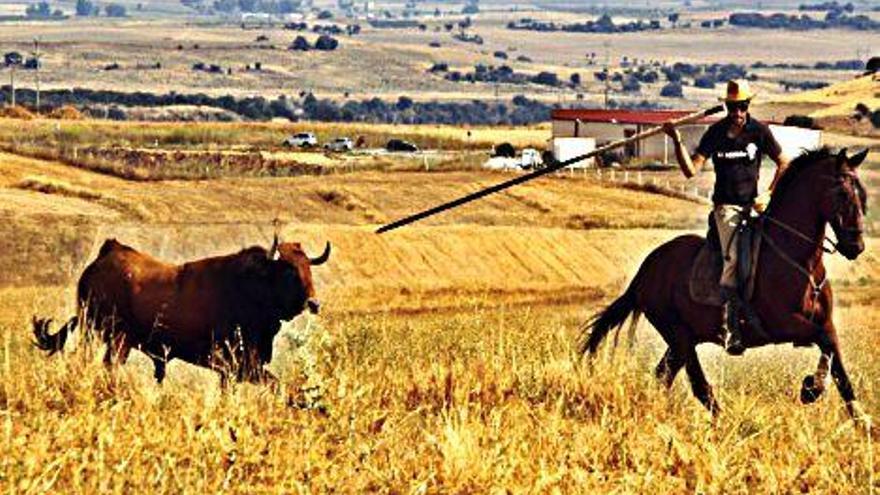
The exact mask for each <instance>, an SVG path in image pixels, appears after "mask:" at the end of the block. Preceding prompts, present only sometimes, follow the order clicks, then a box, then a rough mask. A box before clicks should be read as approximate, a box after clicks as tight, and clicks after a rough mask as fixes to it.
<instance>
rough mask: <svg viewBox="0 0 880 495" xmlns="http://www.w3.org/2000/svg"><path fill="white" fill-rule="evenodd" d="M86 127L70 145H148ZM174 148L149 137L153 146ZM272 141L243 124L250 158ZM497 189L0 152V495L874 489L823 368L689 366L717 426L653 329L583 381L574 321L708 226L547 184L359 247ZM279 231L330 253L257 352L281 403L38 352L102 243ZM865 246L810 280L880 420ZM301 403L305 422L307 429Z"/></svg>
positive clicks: (468, 179) (879, 372)
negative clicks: (289, 319)
mask: <svg viewBox="0 0 880 495" xmlns="http://www.w3.org/2000/svg"><path fill="white" fill-rule="evenodd" d="M16 125H19V124H17V123H15V124H10V122H8V121H6V122H0V127H3V128H7V129H10V128H12V127H14V126H16ZM28 125H35V126H39V125H43V124H41V123H39V122H35V123H32V124H28ZM65 125H67V124H66V123H65ZM82 125H83V128H82V129H81V130H79V131H78V135H80V136H91V137H89V138H83V140H84V142H88V139H97V138H100V137H101V136H106V139H107V140H111V141H112V140H119V141H120V143H122V141H124V140H127V139H129V137H126V135H128V136H131V135H135V136H136V135H138V134H139V133H140V132H147V131H141V130H138V131H136V132H130V133H129V134H126V130H127V129H128V130H130V128H129V127H125V126H122V127H120V128H118V129H111V126H109V125H108V124H104V123H100V122H96V123H85V124H82ZM240 126H241V128H239V129H238V130H237V131H236V132H242V129H247V126H245V125H243V124H240ZM172 127H173V126H165V127H162V126H156V127H154V128H151V130H150V132H151V133H152V134H151V135H155V136H157V137H156V138H154V139H158V138H159V137H158V136H164V135H166V133H168V132H171V131H169V129H170V128H172ZM266 129H268V130H266ZM194 132H195V131H194ZM273 132H278V131H276V130H275V129H273V128H271V127H270V126H268V127H267V126H262V125H254V126H253V135H255V136H257V135H260V134H262V133H265V135H271V133H273ZM411 132H419V131H416V130H413V131H411ZM486 132H488V131H486ZM217 134H218V135H222V132H220V131H217ZM255 139H263V138H255ZM486 139H491V138H486ZM231 141H232V140H228V141H224V140H223V138H217V141H216V146H217V147H218V148H220V149H229V144H230V143H231ZM129 144H131V143H129ZM180 147H181V148H185V147H186V144H185V143H184V144H180ZM866 167H869V168H868V170H866V171H865V173H866V174H869V173H872V170H873V167H876V162H872V163H871V164H869V165H867V166H866ZM509 177H510V176H509V175H506V174H501V173H492V172H485V171H477V170H452V171H449V170H439V171H432V172H424V171H416V170H409V169H402V170H394V169H389V170H384V171H369V172H357V171H355V172H349V173H344V174H333V175H325V176H302V177H295V178H264V177H256V178H240V177H229V178H219V179H214V180H204V181H158V182H155V181H154V182H133V181H126V180H123V179H120V178H118V177H115V176H112V175H104V174H98V173H94V172H91V171H88V170H83V169H80V168H76V167H70V166H68V165H64V164H62V163H59V162H55V161H52V160H44V159H38V158H28V157H23V156H20V155H16V154H11V153H0V215H2V217H3V219H4V222H3V223H2V225H0V252H2V253H3V254H2V256H0V370H2V371H0V437H2V440H0V491H2V492H4V493H44V492H50V491H53V492H61V493H96V492H97V493H129V492H133V491H134V492H144V491H150V492H155V493H219V492H224V493H227V492H228V493H294V492H295V493H327V492H343V493H365V492H380V493H524V492H527V493H592V492H613V493H806V492H812V493H873V492H875V491H876V490H877V489H878V488H880V478H878V473H880V460H878V457H877V454H876V453H875V450H876V448H877V447H876V445H875V443H876V440H877V438H876V437H875V436H873V435H872V434H868V433H867V432H865V431H863V430H860V429H858V428H856V426H855V425H854V424H853V423H852V422H851V421H850V420H849V419H848V418H847V416H846V413H845V411H844V409H843V404H842V402H841V401H840V399H839V397H837V394H836V391H834V390H829V393H828V396H827V397H825V398H823V399H822V400H820V401H819V402H818V403H817V404H815V405H813V406H810V407H806V406H802V405H800V404H799V402H798V400H797V391H798V388H799V385H800V380H801V379H802V377H803V376H804V375H806V374H808V373H811V372H812V371H813V369H814V367H815V362H816V358H817V353H816V351H815V350H812V349H793V348H791V347H787V346H778V347H771V348H764V349H759V350H751V351H749V352H748V353H746V355H745V356H744V357H742V358H730V357H728V356H726V355H724V354H723V353H722V352H719V350H718V349H717V348H708V347H707V348H701V349H700V354H701V357H702V359H703V363H704V366H705V368H706V371H707V374H708V376H709V379H710V381H711V382H712V383H713V384H714V385H715V388H716V393H717V394H718V395H719V399H720V400H721V405H722V408H723V413H722V415H721V416H720V417H719V418H717V419H716V420H714V421H713V420H712V419H711V418H710V416H709V415H708V413H707V412H706V411H705V410H704V409H702V407H701V406H700V405H699V403H698V402H697V401H696V400H695V399H693V398H692V397H691V394H690V388H689V386H688V384H687V383H686V381H685V380H684V379H683V377H680V378H679V381H678V382H677V383H676V385H675V386H674V387H673V389H672V392H671V393H669V394H667V393H666V391H665V390H664V389H663V387H662V386H661V385H660V384H658V383H657V382H656V381H655V380H654V379H653V375H652V370H653V366H654V364H655V363H656V361H657V360H658V359H659V357H660V355H661V354H662V351H663V347H662V345H661V342H660V340H659V338H658V336H657V335H656V334H655V333H654V332H653V330H652V329H651V328H650V327H649V326H648V325H647V324H643V325H642V326H641V327H640V329H639V331H638V333H637V343H636V346H635V348H634V349H632V350H630V349H628V348H627V346H626V345H621V346H620V347H618V348H616V349H613V348H612V347H611V346H608V348H607V349H605V351H603V353H602V354H601V355H600V357H599V358H598V359H597V360H596V361H594V362H593V363H592V366H587V365H586V363H585V362H582V361H581V360H579V359H578V358H577V357H576V356H575V355H574V354H573V351H574V343H575V338H576V336H577V335H578V332H579V330H580V328H581V325H582V324H583V322H584V321H585V320H586V319H587V318H588V317H589V315H590V314H592V313H593V312H594V311H596V310H597V309H599V308H600V307H602V305H603V304H605V303H607V302H608V301H609V300H610V299H611V298H613V297H615V296H616V295H617V293H618V292H619V291H620V290H621V288H622V287H623V286H624V284H625V283H626V282H627V280H628V278H629V277H630V276H632V274H633V273H634V271H635V269H636V267H637V266H638V264H639V263H640V262H641V260H642V259H643V257H644V256H645V255H646V254H647V253H648V252H649V251H650V250H651V248H652V247H653V246H655V245H657V244H659V243H661V242H663V241H665V240H667V239H669V238H671V237H673V236H675V235H678V234H679V233H682V232H690V231H699V230H702V228H703V227H702V225H703V221H704V218H705V208H706V206H705V205H703V204H701V203H697V202H693V201H688V200H683V199H676V198H673V197H667V196H661V195H657V194H649V193H647V192H645V191H637V190H631V189H626V188H621V187H618V186H615V185H613V184H609V183H608V182H600V181H598V180H595V179H594V178H586V179H585V178H581V177H574V178H572V177H568V176H559V177H550V178H545V179H541V180H539V181H536V182H533V183H529V184H527V185H524V186H522V187H519V188H515V189H511V190H509V191H508V192H506V193H504V194H499V195H496V196H494V197H490V198H487V199H486V200H484V201H480V202H477V203H474V204H472V205H469V206H467V207H464V208H460V209H458V210H454V211H451V212H448V213H447V214H443V215H440V216H437V217H435V218H433V219H431V220H429V221H426V222H424V223H422V224H417V225H415V226H412V227H408V228H406V229H402V230H400V231H395V232H392V233H389V234H385V235H382V236H377V235H375V234H373V233H372V231H373V229H374V228H375V227H376V226H377V225H379V224H381V223H384V222H386V221H389V220H393V219H396V218H398V217H401V216H403V215H406V214H408V213H412V212H414V211H416V210H419V209H422V208H425V207H428V206H430V205H433V204H436V203H438V202H441V201H444V200H448V199H450V198H452V197H455V196H458V195H460V194H462V193H465V192H470V191H473V190H476V189H477V188H479V187H483V186H486V185H490V184H493V183H495V182H498V181H500V180H503V179H506V178H509ZM871 189H872V190H875V187H871ZM276 217H277V218H279V219H280V220H281V221H282V229H281V234H282V237H283V238H284V239H287V240H300V241H302V242H303V243H304V244H305V246H306V249H308V250H309V251H310V252H313V253H314V252H315V251H317V250H318V249H319V248H320V246H321V245H322V244H323V242H324V241H325V240H329V241H331V242H332V243H333V245H334V252H333V254H332V256H331V258H330V261H329V262H328V263H327V264H326V265H324V266H322V267H316V269H315V277H316V285H317V289H318V291H319V296H320V297H321V300H322V303H323V304H322V307H323V310H322V314H321V315H319V316H309V317H301V318H299V319H297V320H295V321H294V322H293V323H292V324H291V325H289V326H288V327H286V328H285V330H284V331H283V332H282V333H281V334H280V335H279V336H278V337H277V339H276V342H275V348H276V357H275V360H274V361H273V363H272V364H271V368H272V369H273V371H275V372H276V374H277V375H278V376H279V377H280V379H281V387H280V388H279V390H277V391H272V390H271V389H268V388H264V387H258V386H252V385H240V386H235V387H233V388H232V389H231V390H229V391H227V392H223V391H221V389H220V387H219V383H218V382H219V381H218V379H217V377H216V375H214V374H213V373H211V372H208V371H205V370H202V369H198V368H195V367H192V366H189V365H185V364H181V363H179V362H173V363H172V364H171V365H170V366H169V370H168V379H167V380H166V382H165V383H164V384H163V385H162V386H158V385H156V384H155V383H154V381H153V379H152V373H151V364H150V362H149V360H148V359H147V358H146V357H145V356H143V355H142V354H140V353H138V352H135V353H133V354H132V358H131V359H130V360H129V363H128V364H127V365H125V366H124V367H121V368H119V369H117V370H115V371H114V372H113V373H108V372H107V371H106V370H105V369H104V368H103V366H102V364H101V362H100V356H101V352H100V350H99V349H96V348H93V347H91V346H90V345H88V344H86V343H84V342H81V341H80V342H72V343H69V345H70V347H69V348H68V349H67V351H66V352H64V353H63V354H61V355H59V356H54V357H52V358H51V359H49V358H47V357H45V356H43V355H42V354H41V353H39V352H38V351H37V350H36V349H35V348H34V347H33V346H32V345H30V318H31V316H32V315H34V314H38V315H44V316H52V317H55V318H56V319H61V318H66V317H67V316H69V315H70V314H71V312H72V311H73V309H74V308H73V291H74V287H75V280H76V278H77V277H78V275H79V272H80V271H81V270H82V268H83V266H84V265H85V264H86V263H87V262H88V261H89V260H90V259H91V258H92V257H93V256H94V254H95V252H96V251H97V248H98V246H99V245H100V243H101V241H102V240H103V239H104V238H106V237H116V238H118V239H119V240H121V241H123V242H126V243H129V244H131V245H133V246H134V247H136V248H138V249H141V250H144V251H147V252H150V253H153V254H155V255H157V256H159V257H161V258H163V259H166V260H170V261H178V262H179V261H183V260H187V259H194V258H198V257H204V256H209V255H214V254H219V253H226V252H231V251H234V250H237V249H240V248H241V247H243V246H248V245H252V244H262V245H268V243H269V242H270V239H271V235H272V226H271V221H272V219H273V218H276ZM877 248H878V242H877V240H876V239H874V238H871V239H869V246H868V249H867V251H866V253H865V254H864V255H863V256H862V257H861V258H860V259H859V260H858V261H856V262H854V263H849V262H845V261H843V260H842V259H840V258H831V259H829V260H828V261H829V265H830V269H831V271H832V275H833V277H834V279H833V280H834V282H833V283H834V286H835V291H836V295H837V298H838V306H839V307H838V312H837V314H836V321H837V322H838V325H839V327H840V328H841V338H842V339H843V350H844V352H845V353H846V354H845V356H846V358H847V364H848V367H849V369H850V373H851V376H852V379H853V382H854V386H855V389H856V391H857V394H858V395H859V397H860V399H861V400H862V403H863V405H864V407H865V409H866V410H867V411H868V412H869V413H877V412H878V409H880V387H878V380H877V377H878V376H880V365H878V364H877V360H876V359H875V355H876V353H877V349H880V341H878V336H877V332H876V328H878V325H880V313H878V311H877V309H876V304H875V303H874V301H875V299H876V297H877V296H878V294H880V291H878V288H880V285H878V280H880V273H878V270H880V260H878V254H877ZM76 340H78V339H76ZM316 403H317V404H320V405H322V406H324V409H318V408H314V407H312V408H309V407H303V405H308V404H312V405H314V404H316ZM873 433H874V434H876V432H873Z"/></svg>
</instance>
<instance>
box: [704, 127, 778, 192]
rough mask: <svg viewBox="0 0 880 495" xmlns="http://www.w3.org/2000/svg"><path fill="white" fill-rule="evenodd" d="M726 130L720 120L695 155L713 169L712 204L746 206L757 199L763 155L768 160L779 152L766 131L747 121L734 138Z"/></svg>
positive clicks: (708, 131)
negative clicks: (709, 160) (710, 160)
mask: <svg viewBox="0 0 880 495" xmlns="http://www.w3.org/2000/svg"><path fill="white" fill-rule="evenodd" d="M729 126H730V124H729V123H728V120H727V119H722V120H720V121H718V122H716V123H714V124H712V125H711V126H709V129H707V130H706V133H705V134H703V138H702V139H700V144H699V146H697V153H699V154H701V155H703V156H704V157H706V158H711V159H712V163H713V164H714V166H715V191H714V192H713V193H712V202H713V203H715V204H728V205H743V206H744V205H748V204H751V203H752V201H753V200H754V199H755V197H756V196H757V195H758V173H759V170H760V168H761V160H763V158H764V154H765V153H766V154H767V155H769V156H770V157H771V158H775V157H778V156H779V154H780V153H781V152H782V148H780V146H779V143H778V142H776V138H774V137H773V134H772V133H771V132H770V128H768V127H767V126H766V125H764V124H762V123H761V122H758V121H757V120H755V119H753V118H751V116H750V117H748V120H746V124H745V126H744V128H743V130H742V132H741V133H740V134H739V136H737V137H735V138H731V137H728V135H727V129H728V127H729Z"/></svg>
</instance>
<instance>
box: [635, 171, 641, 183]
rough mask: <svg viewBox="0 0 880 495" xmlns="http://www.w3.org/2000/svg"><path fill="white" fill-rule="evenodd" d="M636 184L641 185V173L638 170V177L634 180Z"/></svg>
mask: <svg viewBox="0 0 880 495" xmlns="http://www.w3.org/2000/svg"><path fill="white" fill-rule="evenodd" d="M636 182H638V184H639V185H640V186H641V185H642V171H641V170H639V173H638V177H637V178H636Z"/></svg>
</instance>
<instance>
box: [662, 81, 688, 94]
mask: <svg viewBox="0 0 880 495" xmlns="http://www.w3.org/2000/svg"><path fill="white" fill-rule="evenodd" d="M660 96H665V97H667V98H683V97H684V93H683V92H682V90H681V84H680V83H677V82H671V83H669V84H667V85H665V86H663V88H661V89H660Z"/></svg>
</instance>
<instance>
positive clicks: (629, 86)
mask: <svg viewBox="0 0 880 495" xmlns="http://www.w3.org/2000/svg"><path fill="white" fill-rule="evenodd" d="M641 90H642V85H641V84H639V81H638V80H637V79H636V78H634V77H628V78H626V80H625V81H624V82H623V91H624V92H626V93H638V92H639V91H641Z"/></svg>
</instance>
